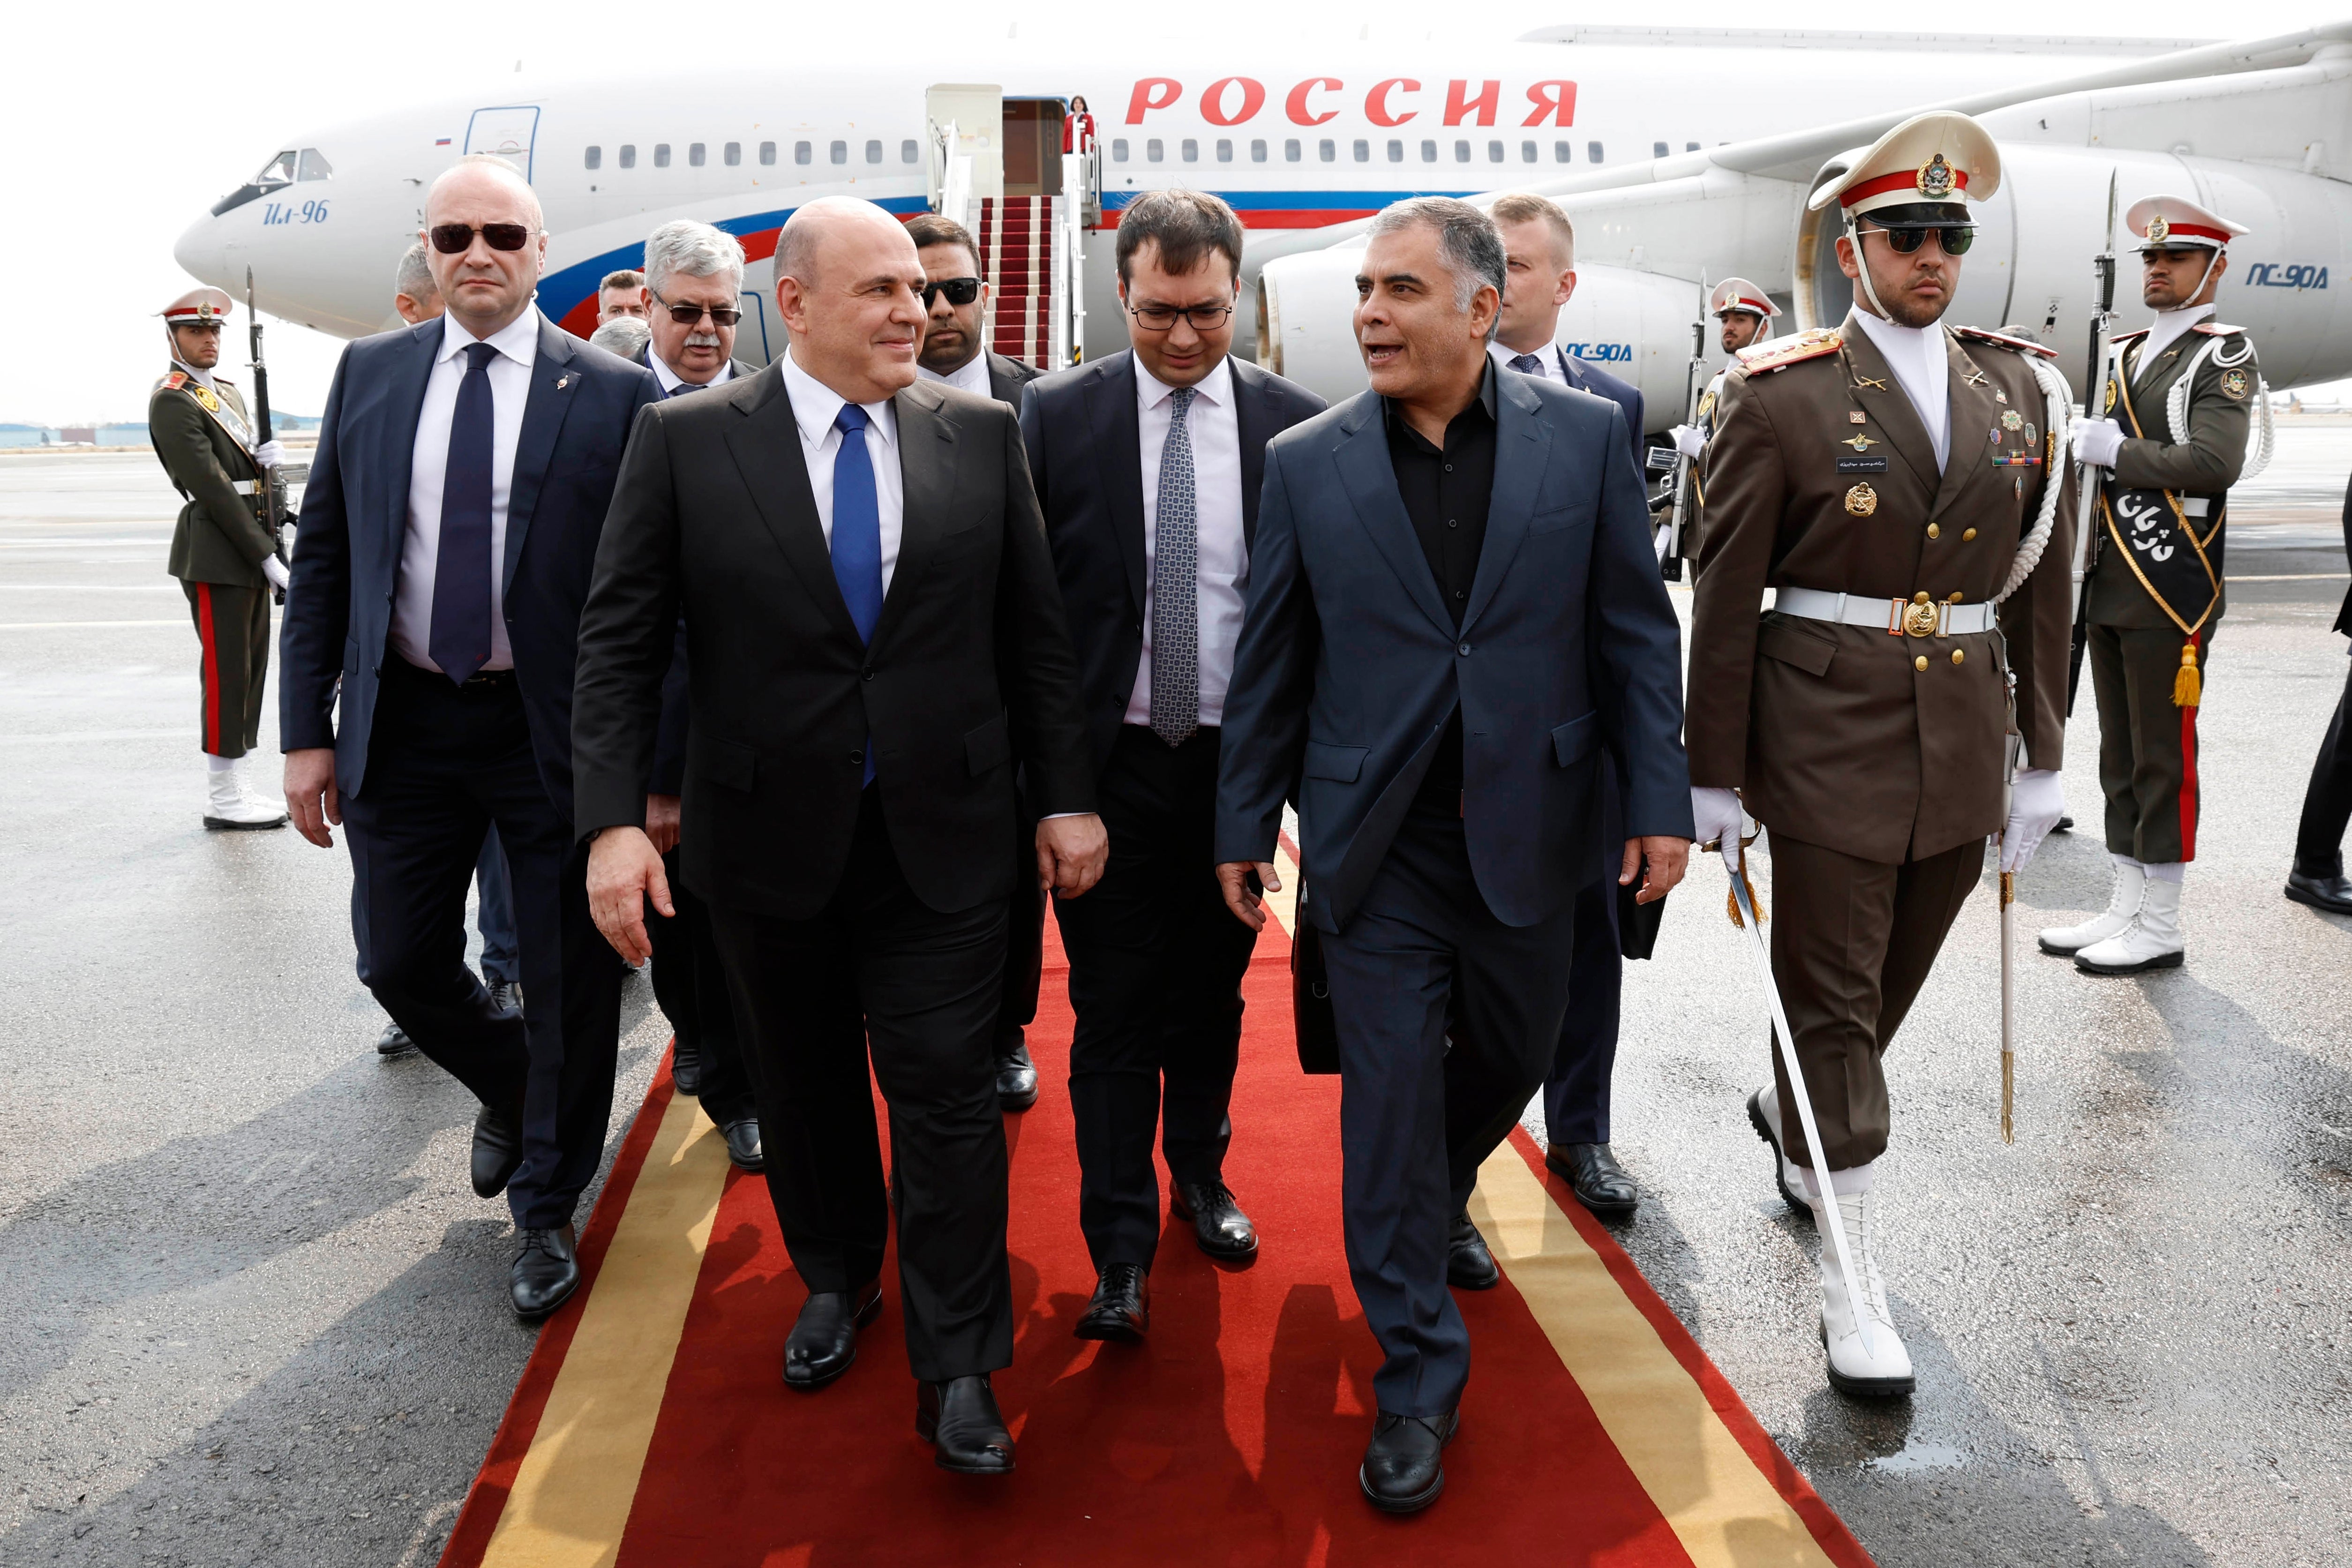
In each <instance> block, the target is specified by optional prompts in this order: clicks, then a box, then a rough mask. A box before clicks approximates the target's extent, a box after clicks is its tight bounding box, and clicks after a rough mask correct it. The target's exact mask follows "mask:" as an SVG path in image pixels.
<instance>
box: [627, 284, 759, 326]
mask: <svg viewBox="0 0 2352 1568" xmlns="http://www.w3.org/2000/svg"><path fill="white" fill-rule="evenodd" d="M646 293H648V294H654V291H653V290H652V289H650V288H648V289H646ZM654 303H655V304H656V305H658V306H660V307H661V308H663V309H665V310H667V311H668V312H669V319H671V320H673V321H675V322H677V324H678V325H679V326H681V327H691V326H693V325H695V324H696V323H697V322H698V321H700V320H701V319H703V318H704V317H705V316H708V317H709V318H710V319H711V320H713V321H715V322H717V323H718V324H719V326H721V327H732V326H733V325H735V323H736V322H738V321H740V320H741V319H743V312H742V310H741V309H740V308H738V307H736V306H733V305H673V304H671V303H670V302H669V301H668V300H667V299H664V298H662V297H661V296H660V295H658V294H654Z"/></svg>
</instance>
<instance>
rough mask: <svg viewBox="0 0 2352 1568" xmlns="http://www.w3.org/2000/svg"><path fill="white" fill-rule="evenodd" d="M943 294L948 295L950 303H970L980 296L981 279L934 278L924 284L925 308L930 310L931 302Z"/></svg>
mask: <svg viewBox="0 0 2352 1568" xmlns="http://www.w3.org/2000/svg"><path fill="white" fill-rule="evenodd" d="M942 294H944V295H946V296H947V297H948V303H949V304H950V305H969V304H971V302H972V301H973V300H975V299H977V298H980V279H979V278H977V277H940V278H934V279H932V280H931V281H930V282H929V283H926V284H924V285H923V308H924V309H926V310H929V308H931V302H932V301H933V300H935V299H937V298H939V297H940V295H942Z"/></svg>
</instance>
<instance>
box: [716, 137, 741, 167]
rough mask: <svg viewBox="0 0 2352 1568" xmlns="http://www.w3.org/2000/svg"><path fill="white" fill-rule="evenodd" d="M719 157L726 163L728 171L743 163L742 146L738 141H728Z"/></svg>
mask: <svg viewBox="0 0 2352 1568" xmlns="http://www.w3.org/2000/svg"><path fill="white" fill-rule="evenodd" d="M719 156H720V157H721V158H723V159H725V160H726V161H727V166H728V167H729V168H730V169H732V168H735V167H737V166H738V165H740V163H741V162H743V144H742V143H741V142H740V141H730V142H729V143H728V144H727V145H726V147H725V148H724V149H722V150H721V151H720V152H719Z"/></svg>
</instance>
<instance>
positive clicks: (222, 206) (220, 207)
mask: <svg viewBox="0 0 2352 1568" xmlns="http://www.w3.org/2000/svg"><path fill="white" fill-rule="evenodd" d="M310 160H316V161H317V163H318V167H319V172H318V173H316V174H311V173H309V172H304V173H303V174H302V175H301V178H303V179H305V180H313V179H316V180H323V179H325V178H326V177H327V161H326V160H325V159H324V158H320V157H319V155H318V154H317V153H316V152H294V151H293V150H291V149H289V150H288V151H286V152H280V153H278V154H277V155H276V156H274V157H272V158H271V159H270V160H269V162H267V163H264V164H263V165H262V166H261V172H259V173H258V174H256V175H255V176H254V177H253V178H252V179H250V180H247V182H246V183H244V184H242V185H239V186H238V187H237V188H236V190H234V191H231V192H230V193H228V194H227V195H226V196H223V197H222V198H221V199H220V200H219V201H217V202H215V203H214V204H213V216H215V217H218V216H220V215H221V214H223V213H226V212H228V211H229V210H231V209H232V208H236V207H241V206H243V205H245V204H246V203H247V202H250V201H252V200H253V199H254V198H255V197H257V196H259V195H261V194H263V193H265V192H269V191H275V190H278V189H279V188H280V187H282V186H286V185H290V184H292V183H294V180H295V171H296V170H298V169H300V168H302V166H303V165H304V163H305V162H307V161H310Z"/></svg>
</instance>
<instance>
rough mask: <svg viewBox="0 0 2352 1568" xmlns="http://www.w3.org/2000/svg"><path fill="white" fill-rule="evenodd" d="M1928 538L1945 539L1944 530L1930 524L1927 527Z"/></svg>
mask: <svg viewBox="0 0 2352 1568" xmlns="http://www.w3.org/2000/svg"><path fill="white" fill-rule="evenodd" d="M1927 537H1928V538H1931V539H1936V538H1943V537H1944V530H1943V529H1941V528H1937V526H1936V525H1935V524H1933V523H1929V524H1928V525H1927Z"/></svg>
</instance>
